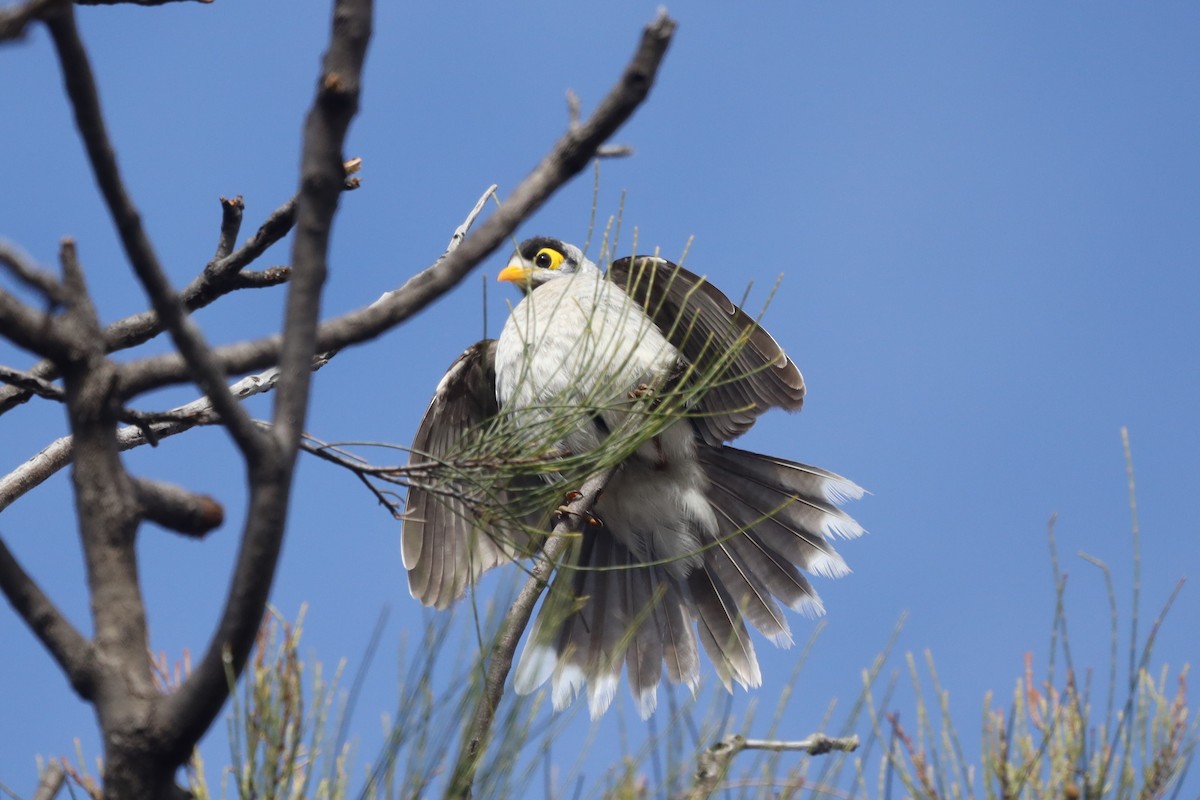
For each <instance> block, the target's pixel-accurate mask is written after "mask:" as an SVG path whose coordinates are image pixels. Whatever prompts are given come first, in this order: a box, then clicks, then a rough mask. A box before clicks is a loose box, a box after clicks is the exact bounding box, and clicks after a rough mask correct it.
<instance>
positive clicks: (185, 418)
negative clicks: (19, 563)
mask: <svg viewBox="0 0 1200 800" xmlns="http://www.w3.org/2000/svg"><path fill="white" fill-rule="evenodd" d="M324 364H325V362H324V361H318V362H317V363H315V364H314V366H313V368H314V369H319V368H320V367H321V366H324ZM278 379H279V369H278V368H276V367H272V368H271V369H268V370H266V371H264V372H262V373H259V374H257V375H250V376H247V377H245V378H242V379H241V380H240V381H237V382H235V383H233V384H231V385H230V387H229V391H230V392H231V393H232V394H233V395H234V396H235V397H239V398H246V397H250V396H252V395H256V394H262V393H263V392H269V391H271V390H272V389H274V388H275V382H276V381H277V380H278ZM144 416H146V417H158V418H159V419H158V420H157V421H151V422H149V423H147V424H146V425H143V426H140V427H137V426H135V427H126V428H120V429H118V430H117V447H118V449H120V450H122V451H124V450H131V449H133V448H135V447H141V446H143V445H147V444H149V445H154V444H157V443H158V442H159V441H160V440H162V439H166V438H168V437H171V436H174V435H176V434H179V433H183V432H184V431H189V430H191V429H192V428H195V427H196V426H198V425H212V424H214V423H216V422H217V421H218V419H217V415H216V413H215V412H214V411H213V408H212V403H211V402H209V400H208V398H207V397H201V398H199V399H197V400H193V401H192V402H190V403H186V404H184V405H182V406H177V407H175V408H173V409H171V410H169V411H164V412H159V413H157V414H146V415H144ZM73 442H74V439H73V438H72V437H71V436H63V437H61V438H58V439H56V440H54V441H53V442H51V443H50V444H49V445H47V446H46V447H45V448H43V449H42V451H41V452H39V453H38V454H37V455H35V456H33V457H32V458H30V459H29V460H28V461H26V462H25V463H24V464H22V465H21V466H19V467H17V468H16V469H15V470H13V471H12V472H10V473H8V474H7V475H5V476H4V477H3V478H0V511H3V510H4V509H5V508H7V507H8V506H10V505H12V503H13V502H15V501H16V500H17V499H18V498H20V497H22V496H23V495H25V494H27V493H28V492H30V491H32V490H33V489H35V488H37V487H38V486H39V485H41V484H42V483H43V482H44V481H45V480H46V479H47V478H49V477H50V476H51V475H53V474H54V473H56V472H58V471H59V470H60V469H62V468H63V467H65V466H67V465H68V464H70V463H71V458H72V455H73V453H74V449H73Z"/></svg>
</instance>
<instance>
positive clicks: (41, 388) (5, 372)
mask: <svg viewBox="0 0 1200 800" xmlns="http://www.w3.org/2000/svg"><path fill="white" fill-rule="evenodd" d="M0 383H5V384H8V385H9V386H15V387H17V388H18V389H23V390H25V391H27V392H29V393H30V394H36V395H37V396H38V397H45V398H46V399H47V400H57V401H59V402H60V403H61V402H64V401H65V400H66V398H65V397H64V396H63V390H62V389H60V388H58V387H57V386H55V385H54V384H53V383H50V381H44V380H42V379H41V378H39V377H37V376H36V375H31V374H30V373H28V372H21V371H20V370H18V369H13V368H12V367H6V366H4V365H0Z"/></svg>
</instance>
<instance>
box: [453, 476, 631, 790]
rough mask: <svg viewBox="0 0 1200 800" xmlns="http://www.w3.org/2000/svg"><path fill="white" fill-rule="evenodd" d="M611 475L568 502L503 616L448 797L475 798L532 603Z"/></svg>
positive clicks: (590, 480)
mask: <svg viewBox="0 0 1200 800" xmlns="http://www.w3.org/2000/svg"><path fill="white" fill-rule="evenodd" d="M611 475H612V471H611V470H604V471H602V472H599V473H597V474H595V475H593V476H591V477H590V478H588V479H587V480H586V481H585V482H584V484H583V486H582V487H581V488H580V490H579V496H578V497H576V498H575V499H574V500H572V501H571V502H570V504H568V505H567V506H566V508H565V509H564V510H565V513H564V514H563V515H562V518H561V519H560V520H559V523H558V524H557V525H556V526H555V527H554V532H553V533H552V534H551V535H550V537H549V538H548V539H547V540H546V543H545V545H544V546H543V547H542V552H541V554H540V555H539V556H538V557H537V559H536V561H535V563H534V566H533V570H532V572H531V573H530V575H529V578H528V579H527V580H526V581H525V585H524V586H523V587H521V592H520V594H518V595H517V599H516V600H515V601H513V604H512V607H511V608H510V609H509V610H508V613H507V614H505V615H504V621H503V622H502V623H501V624H500V633H499V634H498V635H497V636H496V640H495V642H493V643H492V652H491V654H490V655H489V658H488V664H487V676H486V679H485V681H484V687H483V692H482V693H481V694H480V695H479V699H478V701H477V702H476V704H475V713H474V714H473V715H472V719H471V723H470V725H468V726H467V727H466V728H464V730H463V741H462V744H461V745H460V747H459V751H458V758H457V760H456V761H455V764H454V767H453V769H452V770H451V772H450V774H451V775H452V776H453V777H452V783H451V786H450V790H449V791H448V792H447V796H448V797H470V796H471V786H472V784H474V782H475V771H476V770H477V769H478V768H479V762H480V761H481V760H482V759H483V754H484V752H486V750H487V744H488V739H489V738H490V736H491V732H492V723H493V722H494V721H495V718H496V708H497V707H499V705H500V698H501V697H503V696H504V684H505V682H506V681H507V680H508V673H509V672H510V671H511V670H512V662H513V654H514V653H515V652H516V651H517V644H518V643H519V642H520V641H521V634H523V633H524V632H525V628H526V627H527V626H528V625H529V618H530V617H531V616H532V615H533V608H534V606H536V605H537V601H538V598H539V597H541V596H542V592H543V591H544V590H545V589H546V586H547V585H548V584H549V583H550V576H551V575H553V574H554V570H555V569H557V567H558V565H559V562H560V561H561V560H562V557H563V554H564V553H566V550H567V546H568V545H569V544H570V542H571V538H572V536H573V535H574V534H577V533H578V532H579V527H580V525H579V523H580V520H581V519H583V515H584V514H585V513H587V511H588V509H590V508H591V507H592V505H593V504H595V502H596V498H597V497H599V495H600V492H601V491H603V489H604V485H605V484H606V483H608V479H609V477H610V476H611Z"/></svg>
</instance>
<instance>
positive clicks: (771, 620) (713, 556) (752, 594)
mask: <svg viewBox="0 0 1200 800" xmlns="http://www.w3.org/2000/svg"><path fill="white" fill-rule="evenodd" d="M727 528H728V529H729V530H726V529H727ZM720 530H721V536H722V538H721V540H719V541H718V542H717V544H716V545H715V546H714V547H712V548H711V549H710V550H709V551H708V553H707V554H706V555H705V561H706V562H707V564H708V565H709V567H710V568H711V569H712V570H713V572H714V573H715V576H716V578H717V579H718V580H720V581H721V582H722V583H723V584H725V588H726V589H727V590H728V591H729V593H730V595H732V596H733V599H734V600H735V601H736V602H737V606H738V608H740V609H741V610H742V613H743V614H744V615H745V616H746V619H748V620H749V621H750V624H751V625H753V626H754V627H755V628H757V629H758V630H759V631H760V632H761V633H762V634H763V635H765V636H767V637H768V638H770V639H771V641H772V642H774V643H775V644H776V645H777V646H780V647H790V646H791V644H792V631H791V628H790V627H789V626H788V622H787V618H786V617H784V616H783V610H782V609H781V608H780V607H779V604H778V603H776V602H775V598H773V597H772V596H771V592H770V590H769V589H767V588H766V586H765V585H764V584H763V582H762V581H761V580H759V579H758V578H757V577H756V576H755V575H754V573H753V571H752V570H751V569H750V568H749V566H748V565H747V563H746V561H745V560H744V559H743V558H742V557H741V556H740V554H739V553H738V552H737V550H736V547H737V545H735V544H733V543H732V542H730V541H729V540H728V539H727V538H726V537H727V536H728V537H729V538H733V537H737V536H741V535H743V534H741V533H739V532H738V531H737V529H736V528H735V527H733V526H729V525H721V526H720Z"/></svg>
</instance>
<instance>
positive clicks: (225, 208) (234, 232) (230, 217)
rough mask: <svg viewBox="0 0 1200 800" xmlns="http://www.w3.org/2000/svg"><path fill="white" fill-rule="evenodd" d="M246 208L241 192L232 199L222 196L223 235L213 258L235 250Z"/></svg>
mask: <svg viewBox="0 0 1200 800" xmlns="http://www.w3.org/2000/svg"><path fill="white" fill-rule="evenodd" d="M245 210H246V201H244V200H243V199H242V196H241V195H240V194H239V195H238V196H237V197H235V198H233V199H232V200H231V199H229V198H228V197H222V198H221V236H220V237H219V238H218V239H217V252H216V254H215V255H214V256H213V260H220V259H222V258H225V257H226V256H227V255H229V254H230V253H232V252H233V246H234V245H235V244H237V237H238V232H239V231H240V230H241V229H242V212H243V211H245Z"/></svg>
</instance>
